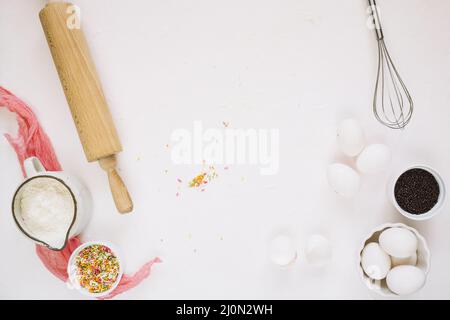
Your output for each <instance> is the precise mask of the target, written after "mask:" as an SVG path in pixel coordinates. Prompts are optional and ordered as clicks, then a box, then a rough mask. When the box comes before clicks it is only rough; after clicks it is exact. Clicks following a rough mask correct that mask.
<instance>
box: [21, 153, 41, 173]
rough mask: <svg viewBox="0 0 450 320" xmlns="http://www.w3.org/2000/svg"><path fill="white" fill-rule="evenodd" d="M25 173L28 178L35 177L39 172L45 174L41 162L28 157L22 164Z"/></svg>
mask: <svg viewBox="0 0 450 320" xmlns="http://www.w3.org/2000/svg"><path fill="white" fill-rule="evenodd" d="M23 167H24V168H25V173H26V175H27V177H28V178H30V177H34V176H37V175H38V174H39V173H41V172H45V168H44V166H43V165H42V162H41V161H40V160H39V159H38V158H36V157H30V158H28V159H25V161H24V162H23Z"/></svg>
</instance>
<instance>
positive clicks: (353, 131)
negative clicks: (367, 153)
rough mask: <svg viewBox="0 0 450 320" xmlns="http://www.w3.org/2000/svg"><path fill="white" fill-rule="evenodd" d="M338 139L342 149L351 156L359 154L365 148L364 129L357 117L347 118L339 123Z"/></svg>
mask: <svg viewBox="0 0 450 320" xmlns="http://www.w3.org/2000/svg"><path fill="white" fill-rule="evenodd" d="M337 141H338V145H339V148H340V149H341V151H342V152H343V153H344V154H345V155H347V156H349V157H355V156H357V155H358V154H359V153H360V152H361V151H362V149H363V148H364V144H365V139H364V131H363V129H362V127H361V125H360V123H359V122H358V121H356V120H355V119H346V120H344V121H342V122H341V123H339V126H338V129H337Z"/></svg>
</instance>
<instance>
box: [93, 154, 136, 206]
mask: <svg viewBox="0 0 450 320" xmlns="http://www.w3.org/2000/svg"><path fill="white" fill-rule="evenodd" d="M99 163H100V167H101V168H102V169H103V170H104V171H106V173H107V174H108V180H109V186H110V188H111V192H112V196H113V198H114V203H115V204H116V207H117V210H118V211H119V212H120V213H129V212H131V211H133V201H132V200H131V197H130V194H129V193H128V190H127V187H126V186H125V183H124V182H123V180H122V178H121V177H120V176H119V173H118V172H117V170H116V165H117V159H116V156H115V155H112V156H109V157H106V158H102V159H100V160H99Z"/></svg>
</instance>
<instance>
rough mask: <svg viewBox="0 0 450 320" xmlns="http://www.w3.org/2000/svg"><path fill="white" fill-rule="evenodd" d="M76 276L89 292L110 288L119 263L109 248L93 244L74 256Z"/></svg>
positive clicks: (117, 272)
mask: <svg viewBox="0 0 450 320" xmlns="http://www.w3.org/2000/svg"><path fill="white" fill-rule="evenodd" d="M75 266H76V277H77V280H78V282H79V284H80V286H81V287H82V288H84V289H86V290H87V291H89V292H90V293H102V292H105V291H108V290H109V289H111V287H112V286H113V285H114V284H115V283H116V281H117V277H118V276H119V271H120V265H119V261H118V259H117V257H116V256H115V255H114V253H113V252H112V251H111V249H110V248H108V247H107V246H104V245H100V244H95V245H91V246H89V247H86V248H84V249H83V250H81V251H80V253H78V255H77V256H76V258H75Z"/></svg>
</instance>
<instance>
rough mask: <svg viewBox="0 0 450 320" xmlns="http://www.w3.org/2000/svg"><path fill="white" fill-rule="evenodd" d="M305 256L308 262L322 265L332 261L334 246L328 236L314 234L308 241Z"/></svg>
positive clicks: (317, 265)
mask: <svg viewBox="0 0 450 320" xmlns="http://www.w3.org/2000/svg"><path fill="white" fill-rule="evenodd" d="M305 257H306V260H307V261H308V263H310V264H311V265H313V266H316V267H322V266H324V265H326V264H328V263H329V262H330V261H331V257H332V248H331V244H330V242H329V241H328V239H327V238H325V237H324V236H322V235H320V234H314V235H312V236H310V237H309V238H308V240H307V241H306V250H305Z"/></svg>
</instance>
